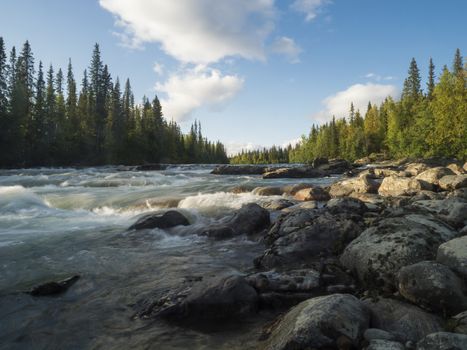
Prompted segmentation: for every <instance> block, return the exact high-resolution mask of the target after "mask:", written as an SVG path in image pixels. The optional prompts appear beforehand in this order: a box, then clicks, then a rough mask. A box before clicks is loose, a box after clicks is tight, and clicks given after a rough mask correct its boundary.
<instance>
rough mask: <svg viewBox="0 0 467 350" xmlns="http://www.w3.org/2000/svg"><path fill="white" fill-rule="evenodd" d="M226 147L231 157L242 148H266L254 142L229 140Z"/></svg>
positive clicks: (250, 149)
mask: <svg viewBox="0 0 467 350" xmlns="http://www.w3.org/2000/svg"><path fill="white" fill-rule="evenodd" d="M225 148H226V152H227V155H228V156H229V157H231V156H234V155H236V154H238V153H240V152H241V151H242V150H244V151H255V150H258V149H262V148H264V146H262V145H258V144H255V143H253V142H243V143H242V142H227V143H225Z"/></svg>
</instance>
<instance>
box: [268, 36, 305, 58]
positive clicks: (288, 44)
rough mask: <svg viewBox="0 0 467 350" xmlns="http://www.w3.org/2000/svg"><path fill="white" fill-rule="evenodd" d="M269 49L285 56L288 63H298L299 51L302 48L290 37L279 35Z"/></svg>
mask: <svg viewBox="0 0 467 350" xmlns="http://www.w3.org/2000/svg"><path fill="white" fill-rule="evenodd" d="M271 51H272V52H274V53H278V54H282V55H284V56H286V57H287V59H288V61H289V62H290V63H298V62H300V59H299V57H298V56H299V55H300V52H302V49H301V48H300V47H299V46H298V45H297V44H296V43H295V41H294V40H293V39H292V38H288V37H286V36H281V37H279V38H276V40H274V42H273V44H272V47H271Z"/></svg>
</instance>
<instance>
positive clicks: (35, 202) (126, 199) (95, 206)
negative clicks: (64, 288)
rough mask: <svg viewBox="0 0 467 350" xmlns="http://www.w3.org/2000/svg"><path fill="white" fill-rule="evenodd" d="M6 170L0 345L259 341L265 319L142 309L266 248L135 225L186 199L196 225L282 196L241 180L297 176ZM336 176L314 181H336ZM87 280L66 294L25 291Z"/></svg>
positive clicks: (188, 170) (248, 261) (186, 170)
mask: <svg viewBox="0 0 467 350" xmlns="http://www.w3.org/2000/svg"><path fill="white" fill-rule="evenodd" d="M119 170H120V169H119V168H117V167H99V168H86V169H71V168H70V169H64V168H60V169H45V168H44V169H20V170H3V171H0V349H130V348H131V349H248V348H254V344H255V343H256V339H257V337H258V332H259V326H258V322H259V320H258V318H253V319H252V320H246V321H245V322H242V324H235V325H230V326H224V327H223V328H222V329H214V330H213V329H210V330H206V329H188V328H180V327H179V326H176V325H173V324H168V323H165V322H163V321H141V320H133V319H132V315H133V313H134V308H133V307H132V305H133V304H134V303H135V302H136V301H138V300H139V299H141V298H144V296H145V295H148V294H149V293H152V292H154V291H163V290H168V289H170V288H171V287H176V286H178V285H179V284H180V283H181V282H182V281H183V280H184V279H185V278H187V277H191V276H211V275H216V274H220V273H230V272H231V273H238V272H240V273H244V272H247V271H249V270H251V268H252V260H253V258H254V257H255V256H257V255H259V253H260V252H261V250H262V248H263V247H262V246H261V245H260V244H259V243H256V242H252V241H249V240H248V239H247V238H246V237H237V238H235V239H232V240H227V241H224V242H213V241H210V240H208V239H206V238H202V237H198V236H195V235H190V234H189V232H187V230H186V229H185V230H184V231H183V232H179V234H176V233H177V232H175V234H174V233H173V232H172V234H169V233H167V232H164V231H163V230H159V229H155V230H149V231H147V230H146V231H141V232H127V230H126V228H127V227H128V226H129V225H131V224H132V223H133V222H134V221H135V220H136V218H137V217H138V216H139V215H141V214H143V213H146V212H152V211H158V210H161V211H162V210H167V208H170V207H172V208H173V207H177V208H179V210H180V211H182V212H183V213H184V214H185V215H186V216H187V217H188V218H189V219H190V222H191V223H193V224H195V225H202V224H205V223H208V222H211V221H214V220H216V219H219V218H221V217H223V216H225V215H228V214H229V213H231V212H232V210H233V209H237V208H240V207H241V205H243V204H245V203H249V202H262V201H265V200H270V199H271V197H259V196H255V195H253V194H251V193H243V194H233V193H230V192H229V190H231V189H232V188H233V187H235V186H238V185H250V186H264V185H284V184H288V183H296V182H297V180H262V179H261V178H260V177H259V176H215V175H210V174H209V172H210V171H211V170H212V166H173V167H170V168H168V169H167V170H165V171H137V172H136V171H119ZM331 181H332V179H329V178H327V179H314V180H311V181H309V182H312V183H329V182H331ZM74 274H80V275H81V276H82V277H81V279H80V280H78V282H77V283H76V284H75V285H73V286H72V287H71V288H70V290H69V291H68V292H67V293H66V294H64V295H61V296H58V297H42V298H37V297H32V296H30V295H28V294H25V293H23V291H26V290H29V289H30V288H31V287H32V286H34V285H37V284H40V283H43V282H46V281H50V280H58V279H61V278H64V277H67V276H70V275H74Z"/></svg>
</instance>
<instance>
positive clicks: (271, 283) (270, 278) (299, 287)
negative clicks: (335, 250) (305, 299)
mask: <svg viewBox="0 0 467 350" xmlns="http://www.w3.org/2000/svg"><path fill="white" fill-rule="evenodd" d="M319 278H320V276H319V272H317V271H314V270H310V269H301V270H290V271H287V272H277V271H274V270H272V271H266V272H259V273H254V274H252V275H249V276H248V277H246V281H247V282H248V283H249V284H250V285H252V286H253V287H254V288H255V289H256V291H257V292H258V293H265V292H282V293H286V292H287V293H292V292H295V293H296V292H309V291H312V290H313V289H315V288H317V287H319V285H320V282H319Z"/></svg>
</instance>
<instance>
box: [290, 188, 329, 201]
mask: <svg viewBox="0 0 467 350" xmlns="http://www.w3.org/2000/svg"><path fill="white" fill-rule="evenodd" d="M294 198H295V199H296V200H298V201H327V200H329V199H330V198H331V197H330V196H329V193H328V192H327V191H326V190H324V189H323V188H322V187H319V186H315V187H310V188H304V189H303V190H300V191H298V192H297V193H296V194H295V196H294Z"/></svg>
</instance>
